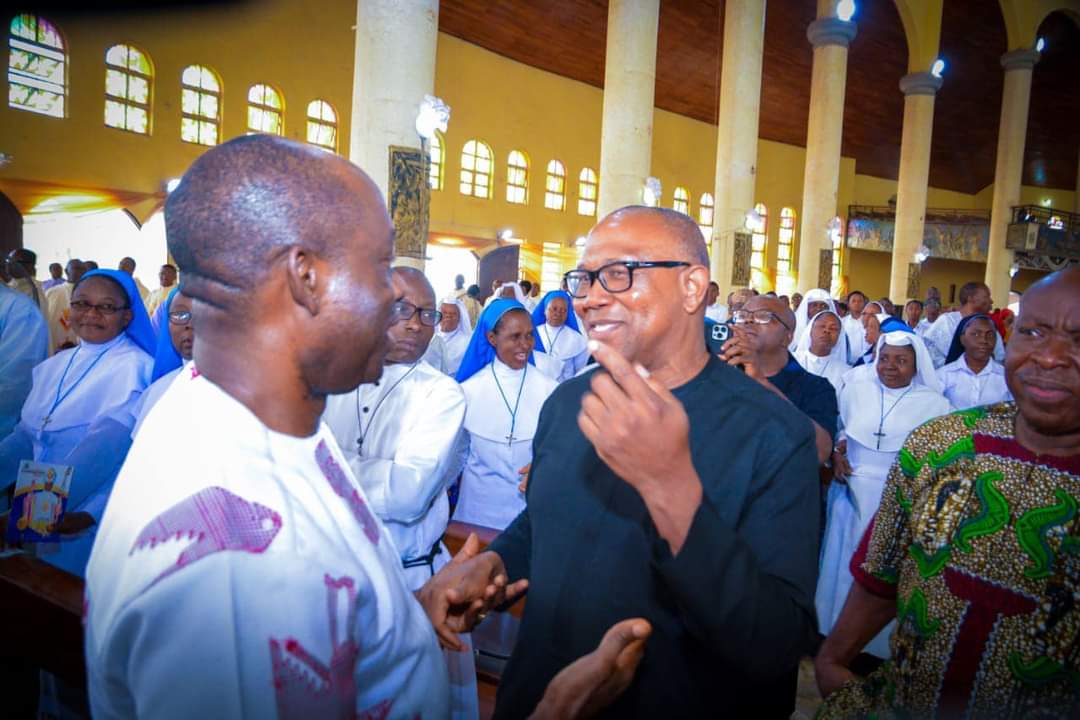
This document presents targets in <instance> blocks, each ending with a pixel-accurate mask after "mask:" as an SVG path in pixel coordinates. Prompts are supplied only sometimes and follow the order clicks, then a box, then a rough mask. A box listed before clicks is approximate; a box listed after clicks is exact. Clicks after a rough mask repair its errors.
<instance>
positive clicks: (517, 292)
mask: <svg viewBox="0 0 1080 720" xmlns="http://www.w3.org/2000/svg"><path fill="white" fill-rule="evenodd" d="M506 288H513V290H514V299H515V300H516V301H517V302H519V303H521V305H522V306H524V305H525V291H524V290H522V289H521V286H520V285H518V284H517V283H516V282H508V283H503V284H502V285H500V286H499V289H498V290H496V291H495V298H496V299H497V300H508V299H509V298H504V297H503V296H502V291H503V290H505V289H506ZM477 324H479V321H477Z"/></svg>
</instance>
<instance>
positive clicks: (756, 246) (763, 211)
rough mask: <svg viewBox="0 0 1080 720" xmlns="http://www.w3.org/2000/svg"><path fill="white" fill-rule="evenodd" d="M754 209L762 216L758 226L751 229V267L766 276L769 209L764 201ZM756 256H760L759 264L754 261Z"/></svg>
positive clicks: (753, 270)
mask: <svg viewBox="0 0 1080 720" xmlns="http://www.w3.org/2000/svg"><path fill="white" fill-rule="evenodd" d="M754 210H755V211H757V213H758V215H760V216H761V221H760V222H758V224H757V227H756V228H751V229H750V269H751V272H756V273H760V274H761V277H762V278H764V276H765V273H766V270H767V269H768V267H769V265H768V263H769V255H768V252H769V209H768V207H766V206H765V204H764V203H756V204H755V205H754ZM759 239H760V242H759ZM755 256H756V257H757V258H758V262H757V264H755V262H754V258H755Z"/></svg>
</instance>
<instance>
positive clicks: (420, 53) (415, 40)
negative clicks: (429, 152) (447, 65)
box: [349, 0, 439, 268]
mask: <svg viewBox="0 0 1080 720" xmlns="http://www.w3.org/2000/svg"><path fill="white" fill-rule="evenodd" d="M438 33H439V2H438V0H358V1H357V4H356V54H355V63H354V66H353V98H352V119H351V121H350V124H349V127H350V136H349V159H350V160H352V161H353V162H354V163H356V164H357V165H359V166H360V167H361V168H363V170H364V171H365V172H366V173H367V174H368V175H370V176H371V178H372V179H373V180H374V181H375V183H376V184H377V185H378V186H379V190H381V191H382V194H383V198H384V199H386V200H387V202H389V197H388V195H389V189H390V160H389V156H390V146H391V145H397V146H401V147H407V148H417V149H419V148H420V136H419V135H418V134H417V132H416V115H417V112H418V111H419V108H420V103H421V101H422V100H423V99H424V95H430V94H434V92H435V46H436V43H437V40H438ZM424 187H425V188H426V187H427V181H426V179H425V181H424ZM424 205H425V207H426V203H424ZM423 220H424V222H423V225H424V226H425V227H426V225H427V218H423ZM424 240H425V242H426V238H425V239H424ZM420 254H421V256H422V254H423V253H422V252H421V253H420ZM399 264H407V265H412V266H415V267H419V268H423V259H422V257H421V258H416V257H412V258H410V257H408V256H405V255H403V254H401V253H400V252H399Z"/></svg>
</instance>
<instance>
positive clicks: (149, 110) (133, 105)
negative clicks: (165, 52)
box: [103, 43, 154, 136]
mask: <svg viewBox="0 0 1080 720" xmlns="http://www.w3.org/2000/svg"><path fill="white" fill-rule="evenodd" d="M117 48H123V49H124V50H126V51H127V54H128V55H127V60H128V62H127V63H126V64H124V65H116V64H113V63H112V62H111V61H110V60H109V53H111V52H112V51H113V50H115V49H117ZM132 52H136V53H138V54H139V55H140V56H142V59H143V60H144V61H145V62H146V64H147V65H148V66H149V68H150V73H149V74H146V73H144V72H140V71H139V70H133V69H132V68H131V65H130V58H131V53H132ZM110 71H111V72H116V73H120V74H121V75H123V76H124V91H125V93H127V95H128V96H129V97H120V96H119V95H113V94H111V93H110V92H109V72H110ZM133 77H134V78H139V79H141V80H143V81H144V82H146V103H145V104H144V103H140V102H139V101H138V100H133V99H132V98H131V97H130V93H131V78H133ZM109 103H113V104H115V105H120V106H122V107H123V108H124V125H123V126H121V125H112V124H110V123H109ZM153 107H154V61H153V60H151V59H150V55H149V53H147V52H146V51H145V50H143V49H142V48H139V47H136V46H135V45H132V44H130V43H117V44H115V45H111V46H109V47H108V48H106V49H105V105H104V113H103V115H104V120H103V121H104V123H105V127H107V128H112V129H113V130H120V131H122V132H129V133H133V134H135V135H145V136H150V135H153V132H154V113H153ZM131 110H142V111H143V112H144V113H146V130H145V132H140V131H139V130H134V129H132V128H131V127H129V122H128V121H129V111H131Z"/></svg>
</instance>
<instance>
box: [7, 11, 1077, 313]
mask: <svg viewBox="0 0 1080 720" xmlns="http://www.w3.org/2000/svg"><path fill="white" fill-rule="evenodd" d="M49 19H51V20H52V21H54V22H55V23H56V24H57V25H58V26H59V28H60V30H61V31H62V33H63V34H64V36H65V38H66V41H67V44H68V52H69V59H70V63H69V67H70V72H69V87H70V92H69V98H68V102H69V111H68V117H67V118H66V119H63V120H58V119H53V118H48V117H44V116H41V115H37V114H34V113H28V112H22V111H17V110H13V109H10V108H8V107H7V106H6V104H4V105H0V138H2V141H3V147H0V150H3V151H4V152H6V153H8V154H10V155H12V156H13V157H14V160H13V162H11V163H9V164H8V165H6V166H4V167H0V177H4V178H15V179H26V180H39V181H48V182H56V183H63V184H68V185H71V186H79V187H101V188H113V189H120V190H132V191H139V192H155V191H159V190H161V189H162V187H163V184H164V182H165V181H167V180H168V179H169V178H173V177H177V176H179V175H181V174H182V173H183V171H184V169H185V168H186V167H187V166H188V164H190V162H191V161H192V160H193V159H194V158H195V157H197V156H198V155H199V153H201V152H203V151H204V149H205V148H203V147H202V146H198V145H190V144H186V143H183V142H181V141H180V138H179V133H180V110H179V106H180V83H179V78H180V72H181V70H182V68H183V67H184V66H186V65H188V64H191V63H202V64H206V65H209V66H211V67H212V68H214V69H215V70H216V71H217V72H218V73H219V74H220V76H221V78H222V81H223V90H224V102H223V128H222V129H223V133H222V135H223V138H224V139H228V138H230V137H235V136H237V135H240V134H243V133H244V132H245V131H246V93H247V88H248V87H249V86H250V85H252V84H254V83H259V82H266V83H270V84H272V85H274V86H275V87H277V88H278V89H279V90H281V91H282V92H283V94H284V96H285V102H286V113H285V127H286V135H287V136H288V137H291V138H295V139H303V137H304V132H305V111H306V106H307V103H308V102H309V101H310V100H312V99H314V98H317V97H318V98H323V99H326V100H328V101H330V102H331V103H332V104H333V105H334V106H335V107H336V108H337V110H338V111H339V148H346V147H347V145H348V134H349V108H350V103H351V96H352V62H353V52H354V47H353V44H354V32H353V30H352V26H353V25H354V23H355V4H354V2H352V1H351V0H334V2H331V3H326V4H323V5H320V9H319V12H317V13H315V12H311V10H310V8H309V7H307V6H305V5H304V4H302V3H296V2H293V1H292V0H264V1H263V2H261V3H260V4H259V7H258V12H252V10H251V8H250V7H249V6H247V5H244V4H237V5H230V6H223V7H214V8H208V9H199V8H195V9H186V10H178V11H169V12H164V11H162V12H156V13H152V14H123V13H115V14H108V15H102V16H98V17H94V16H92V15H87V14H81V15H79V16H78V17H77V18H71V17H65V16H64V15H62V14H56V15H52V16H49ZM120 42H126V43H131V44H133V45H136V46H138V47H139V48H140V49H142V50H144V51H146V52H148V53H149V54H150V57H151V58H152V60H153V61H154V63H155V73H156V81H155V86H154V106H153V110H154V120H153V133H152V135H151V136H149V137H147V136H140V135H135V134H132V133H127V132H123V131H120V130H115V129H112V128H107V127H105V126H104V123H103V118H102V113H103V93H104V54H105V50H106V48H107V47H109V46H111V45H112V44H114V43H120ZM435 91H436V94H438V95H439V96H440V97H442V98H443V99H444V100H445V101H446V102H447V103H448V104H449V105H450V106H451V108H452V114H451V120H450V128H449V131H448V132H447V134H446V137H445V148H446V163H445V168H444V189H442V190H440V191H436V192H434V193H433V194H432V204H431V208H432V215H431V229H432V232H433V233H434V234H436V235H460V236H466V237H470V238H481V239H492V238H494V236H495V234H496V233H497V232H498V231H499V230H500V229H503V228H511V229H513V231H514V235H515V236H517V237H520V238H524V239H525V240H526V241H527V242H528V243H529V244H530V245H533V246H538V245H539V244H540V243H542V242H560V243H563V244H567V245H570V244H572V243H573V240H574V239H575V238H576V237H578V236H580V235H582V234H584V233H586V232H587V231H588V229H589V228H590V227H591V226H592V225H593V224H594V223H595V221H596V219H595V218H592V217H586V216H581V215H578V213H577V197H578V187H577V177H578V173H579V172H580V170H581V168H582V167H585V166H588V167H591V168H593V169H595V170H597V171H599V155H600V122H601V111H602V99H603V96H602V91H601V90H600V89H598V88H595V87H592V86H589V85H586V84H583V83H579V82H575V81H573V80H569V79H566V78H563V77H560V76H557V75H553V74H551V73H547V72H544V71H542V70H538V69H536V68H532V67H529V66H526V65H523V64H521V63H517V62H514V61H511V60H509V59H507V58H504V57H502V56H499V55H496V54H494V53H491V52H488V51H486V50H483V49H481V48H479V47H477V46H474V45H470V44H468V43H465V42H463V41H461V40H459V39H457V38H454V37H451V36H448V35H445V34H440V35H439V44H438V53H437V61H436V79H435ZM471 138H479V139H482V140H484V141H485V142H487V143H488V144H489V145H490V146H491V148H492V150H493V153H494V159H495V174H494V186H493V190H494V193H493V194H494V197H493V199H490V200H481V199H476V198H471V197H466V196H462V195H461V194H460V193H459V192H458V189H457V188H458V177H459V172H460V152H461V148H462V145H463V144H464V143H465V142H466V141H467V140H469V139H471ZM513 149H520V150H523V151H525V152H526V153H527V154H528V157H529V158H530V163H531V167H530V181H529V184H530V187H529V197H528V202H527V204H525V205H514V204H511V203H508V202H506V200H505V181H506V157H507V154H508V153H509V152H510V151H511V150H513ZM715 152H716V128H715V126H712V125H709V124H707V123H702V122H699V121H696V120H692V119H690V118H687V117H684V116H681V115H676V114H673V113H669V112H666V111H662V110H657V111H656V112H655V115H654V133H653V153H652V168H653V170H652V172H653V174H654V175H656V176H657V177H659V178H660V180H661V182H662V184H663V200H662V204H664V205H665V206H670V205H671V203H672V193H673V191H674V188H675V186H676V185H683V186H685V187H687V188H688V189H689V191H690V196H691V207H690V211H691V215H693V216H694V217H695V218H696V217H697V214H698V211H699V198H700V196H701V194H702V193H703V192H710V193H711V192H713V191H714V187H713V172H714V162H715ZM552 158H557V159H559V160H560V161H562V162H563V164H564V165H565V167H566V170H567V197H566V210H565V211H563V212H559V211H552V210H548V209H546V208H544V202H543V201H544V170H545V167H546V165H547V162H548V161H549V160H551V159H552ZM804 162H805V149H803V148H801V147H796V146H792V145H785V144H782V143H776V142H772V141H768V140H762V141H760V143H759V146H758V162H757V182H756V199H757V201H759V202H762V203H764V204H765V205H766V207H767V208H768V211H769V224H768V238H769V246H768V252H767V258H768V266H769V268H770V271H771V273H770V274H771V275H774V273H775V263H776V243H777V237H778V230H779V216H780V210H781V208H783V207H791V208H794V210H795V212H796V228H795V242H796V253H797V252H798V240H799V236H800V234H801V231H802V228H801V209H802V208H801V200H802V181H803V166H804ZM895 192H896V181H894V180H888V179H883V178H875V177H870V176H867V175H860V174H857V172H856V167H855V161H854V160H853V159H851V158H842V160H841V172H840V182H839V192H838V198H837V213H838V214H839V215H841V216H846V214H847V207H848V205H851V204H865V205H884V204H886V203H887V201H888V199H889V197H890V196H892V195H894V194H895ZM991 195H992V187H991V188H986V189H984V190H982V191H980V193H978V194H976V195H967V194H963V193H956V192H951V191H947V190H940V189H937V188H930V190H929V204H930V206H931V207H952V208H987V207H989V204H990V198H991ZM1073 195H1074V193H1073V192H1071V191H1067V190H1060V191H1059V190H1043V189H1039V188H1024V192H1023V200H1024V201H1025V202H1033V203H1036V202H1039V201H1040V200H1041V199H1042V198H1043V197H1047V196H1049V197H1052V198H1053V204H1054V206H1055V207H1063V208H1068V207H1071V205H1072V198H1073ZM822 231H823V232H824V229H822ZM845 255H846V256H847V257H845V260H844V265H845V267H844V270H843V272H844V274H845V275H846V276H848V277H850V278H853V279H852V280H851V281H850V284H851V286H853V287H854V286H858V287H862V288H863V289H864V290H866V291H867V292H869V293H871V294H874V293H877V294H880V293H881V292H884V290H885V288H887V286H888V261H889V258H888V256H886V255H883V254H878V253H867V252H862V251H850V252H845ZM961 270H963V272H964V273H965V274H966V273H967V272H968V270H969V269H964V268H953V269H952V270H949V268H948V267H947V266H945V270H943V271H942V272H943V273H946V274H947V273H948V272H952V271H957V272H959V271H961ZM980 275H981V273H980ZM949 279H950V278H948V277H944V276H943V278H942V282H943V283H944V281H945V280H949ZM966 279H969V278H966V277H965V278H957V280H958V281H959V282H963V281H964V280H966ZM944 284H947V283H944Z"/></svg>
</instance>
